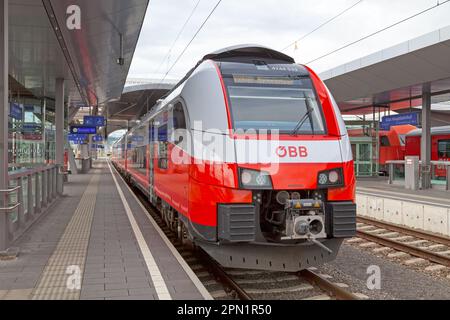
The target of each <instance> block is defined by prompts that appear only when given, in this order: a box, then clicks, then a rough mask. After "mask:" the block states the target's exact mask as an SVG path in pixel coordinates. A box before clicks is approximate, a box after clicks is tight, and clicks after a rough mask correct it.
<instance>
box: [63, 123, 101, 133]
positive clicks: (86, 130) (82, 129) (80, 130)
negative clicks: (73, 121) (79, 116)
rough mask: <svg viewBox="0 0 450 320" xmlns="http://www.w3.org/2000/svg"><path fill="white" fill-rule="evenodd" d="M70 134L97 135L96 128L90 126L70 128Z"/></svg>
mask: <svg viewBox="0 0 450 320" xmlns="http://www.w3.org/2000/svg"><path fill="white" fill-rule="evenodd" d="M70 133H71V134H97V127H90V126H84V125H83V126H70Z"/></svg>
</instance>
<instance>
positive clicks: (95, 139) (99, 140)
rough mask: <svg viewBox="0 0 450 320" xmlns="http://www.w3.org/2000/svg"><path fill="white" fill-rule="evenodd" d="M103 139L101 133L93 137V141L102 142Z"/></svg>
mask: <svg viewBox="0 0 450 320" xmlns="http://www.w3.org/2000/svg"><path fill="white" fill-rule="evenodd" d="M102 141H103V136H101V135H99V134H98V135H96V136H93V137H92V142H102Z"/></svg>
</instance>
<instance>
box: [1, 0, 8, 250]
mask: <svg viewBox="0 0 450 320" xmlns="http://www.w3.org/2000/svg"><path fill="white" fill-rule="evenodd" d="M8 2H9V1H8V0H0V190H6V189H8V116H9V103H8V92H9V88H8V87H9V86H8ZM7 206H8V201H7V197H6V194H3V193H2V194H0V208H6V207H7ZM7 219H8V215H7V214H5V213H4V212H1V211H0V251H4V250H6V249H7V246H8V220H7Z"/></svg>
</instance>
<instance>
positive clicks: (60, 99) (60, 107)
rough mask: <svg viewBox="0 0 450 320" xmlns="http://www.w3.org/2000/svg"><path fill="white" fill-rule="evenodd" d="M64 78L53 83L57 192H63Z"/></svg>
mask: <svg viewBox="0 0 450 320" xmlns="http://www.w3.org/2000/svg"><path fill="white" fill-rule="evenodd" d="M64 115H65V107H64V79H62V78H58V79H56V85H55V120H56V148H55V152H56V155H55V156H56V167H57V173H56V175H57V176H56V189H57V190H56V191H57V193H58V194H62V193H63V191H64V190H63V189H64V176H63V168H64V146H65V141H64V118H65V117H64Z"/></svg>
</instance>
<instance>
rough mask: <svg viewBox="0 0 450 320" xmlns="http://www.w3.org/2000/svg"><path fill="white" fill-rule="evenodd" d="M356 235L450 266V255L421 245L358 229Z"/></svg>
mask: <svg viewBox="0 0 450 320" xmlns="http://www.w3.org/2000/svg"><path fill="white" fill-rule="evenodd" d="M356 236H357V237H359V238H362V239H365V240H368V241H371V242H375V243H378V244H381V245H383V246H386V247H390V248H393V249H395V250H398V251H403V252H406V253H409V254H410V255H412V256H415V257H419V258H423V259H427V260H429V261H432V262H435V263H439V264H442V265H444V266H447V267H450V257H446V256H444V255H442V254H439V253H437V252H432V251H428V250H425V249H422V248H419V247H414V246H411V245H408V244H406V243H402V242H399V241H395V240H391V239H389V238H383V237H380V236H377V235H374V234H370V233H367V232H364V231H359V230H358V231H356Z"/></svg>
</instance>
